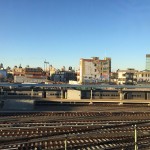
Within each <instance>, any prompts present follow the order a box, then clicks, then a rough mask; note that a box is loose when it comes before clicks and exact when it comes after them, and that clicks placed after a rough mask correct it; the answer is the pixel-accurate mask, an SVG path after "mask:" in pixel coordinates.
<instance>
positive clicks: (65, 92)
mask: <svg viewBox="0 0 150 150" xmlns="http://www.w3.org/2000/svg"><path fill="white" fill-rule="evenodd" d="M65 99H67V91H65Z"/></svg>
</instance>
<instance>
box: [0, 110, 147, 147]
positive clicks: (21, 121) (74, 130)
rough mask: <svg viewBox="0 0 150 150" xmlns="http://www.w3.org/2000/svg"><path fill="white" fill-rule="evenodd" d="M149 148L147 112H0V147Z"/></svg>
mask: <svg viewBox="0 0 150 150" xmlns="http://www.w3.org/2000/svg"><path fill="white" fill-rule="evenodd" d="M135 124H136V125H137V132H138V147H139V149H140V150H146V149H147V150H148V149H150V143H149V141H150V112H27V113H26V112H16V113H15V112H11V113H8V112H7V113H6V112H2V113H0V149H20V150H24V149H25V150H27V149H33V150H35V149H42V150H43V149H52V150H53V149H56V150H57V149H58V150H64V148H65V146H66V147H67V149H73V150H76V149H79V150H87V149H91V150H92V149H93V150H94V149H95V150H96V149H100V150H109V149H114V150H121V149H122V150H130V149H134V144H135V143H134V125H135Z"/></svg>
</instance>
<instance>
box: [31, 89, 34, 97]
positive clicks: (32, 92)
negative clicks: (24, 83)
mask: <svg viewBox="0 0 150 150" xmlns="http://www.w3.org/2000/svg"><path fill="white" fill-rule="evenodd" d="M33 95H34V91H33V89H31V98H33Z"/></svg>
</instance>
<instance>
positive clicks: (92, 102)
mask: <svg viewBox="0 0 150 150" xmlns="http://www.w3.org/2000/svg"><path fill="white" fill-rule="evenodd" d="M92 99H93V91H92V88H91V97H90V100H91V101H90V104H93V102H92Z"/></svg>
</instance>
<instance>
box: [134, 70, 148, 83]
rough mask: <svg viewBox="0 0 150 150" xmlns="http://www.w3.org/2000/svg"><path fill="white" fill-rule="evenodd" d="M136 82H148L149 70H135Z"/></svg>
mask: <svg viewBox="0 0 150 150" xmlns="http://www.w3.org/2000/svg"><path fill="white" fill-rule="evenodd" d="M137 82H150V71H147V70H146V71H139V72H137Z"/></svg>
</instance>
